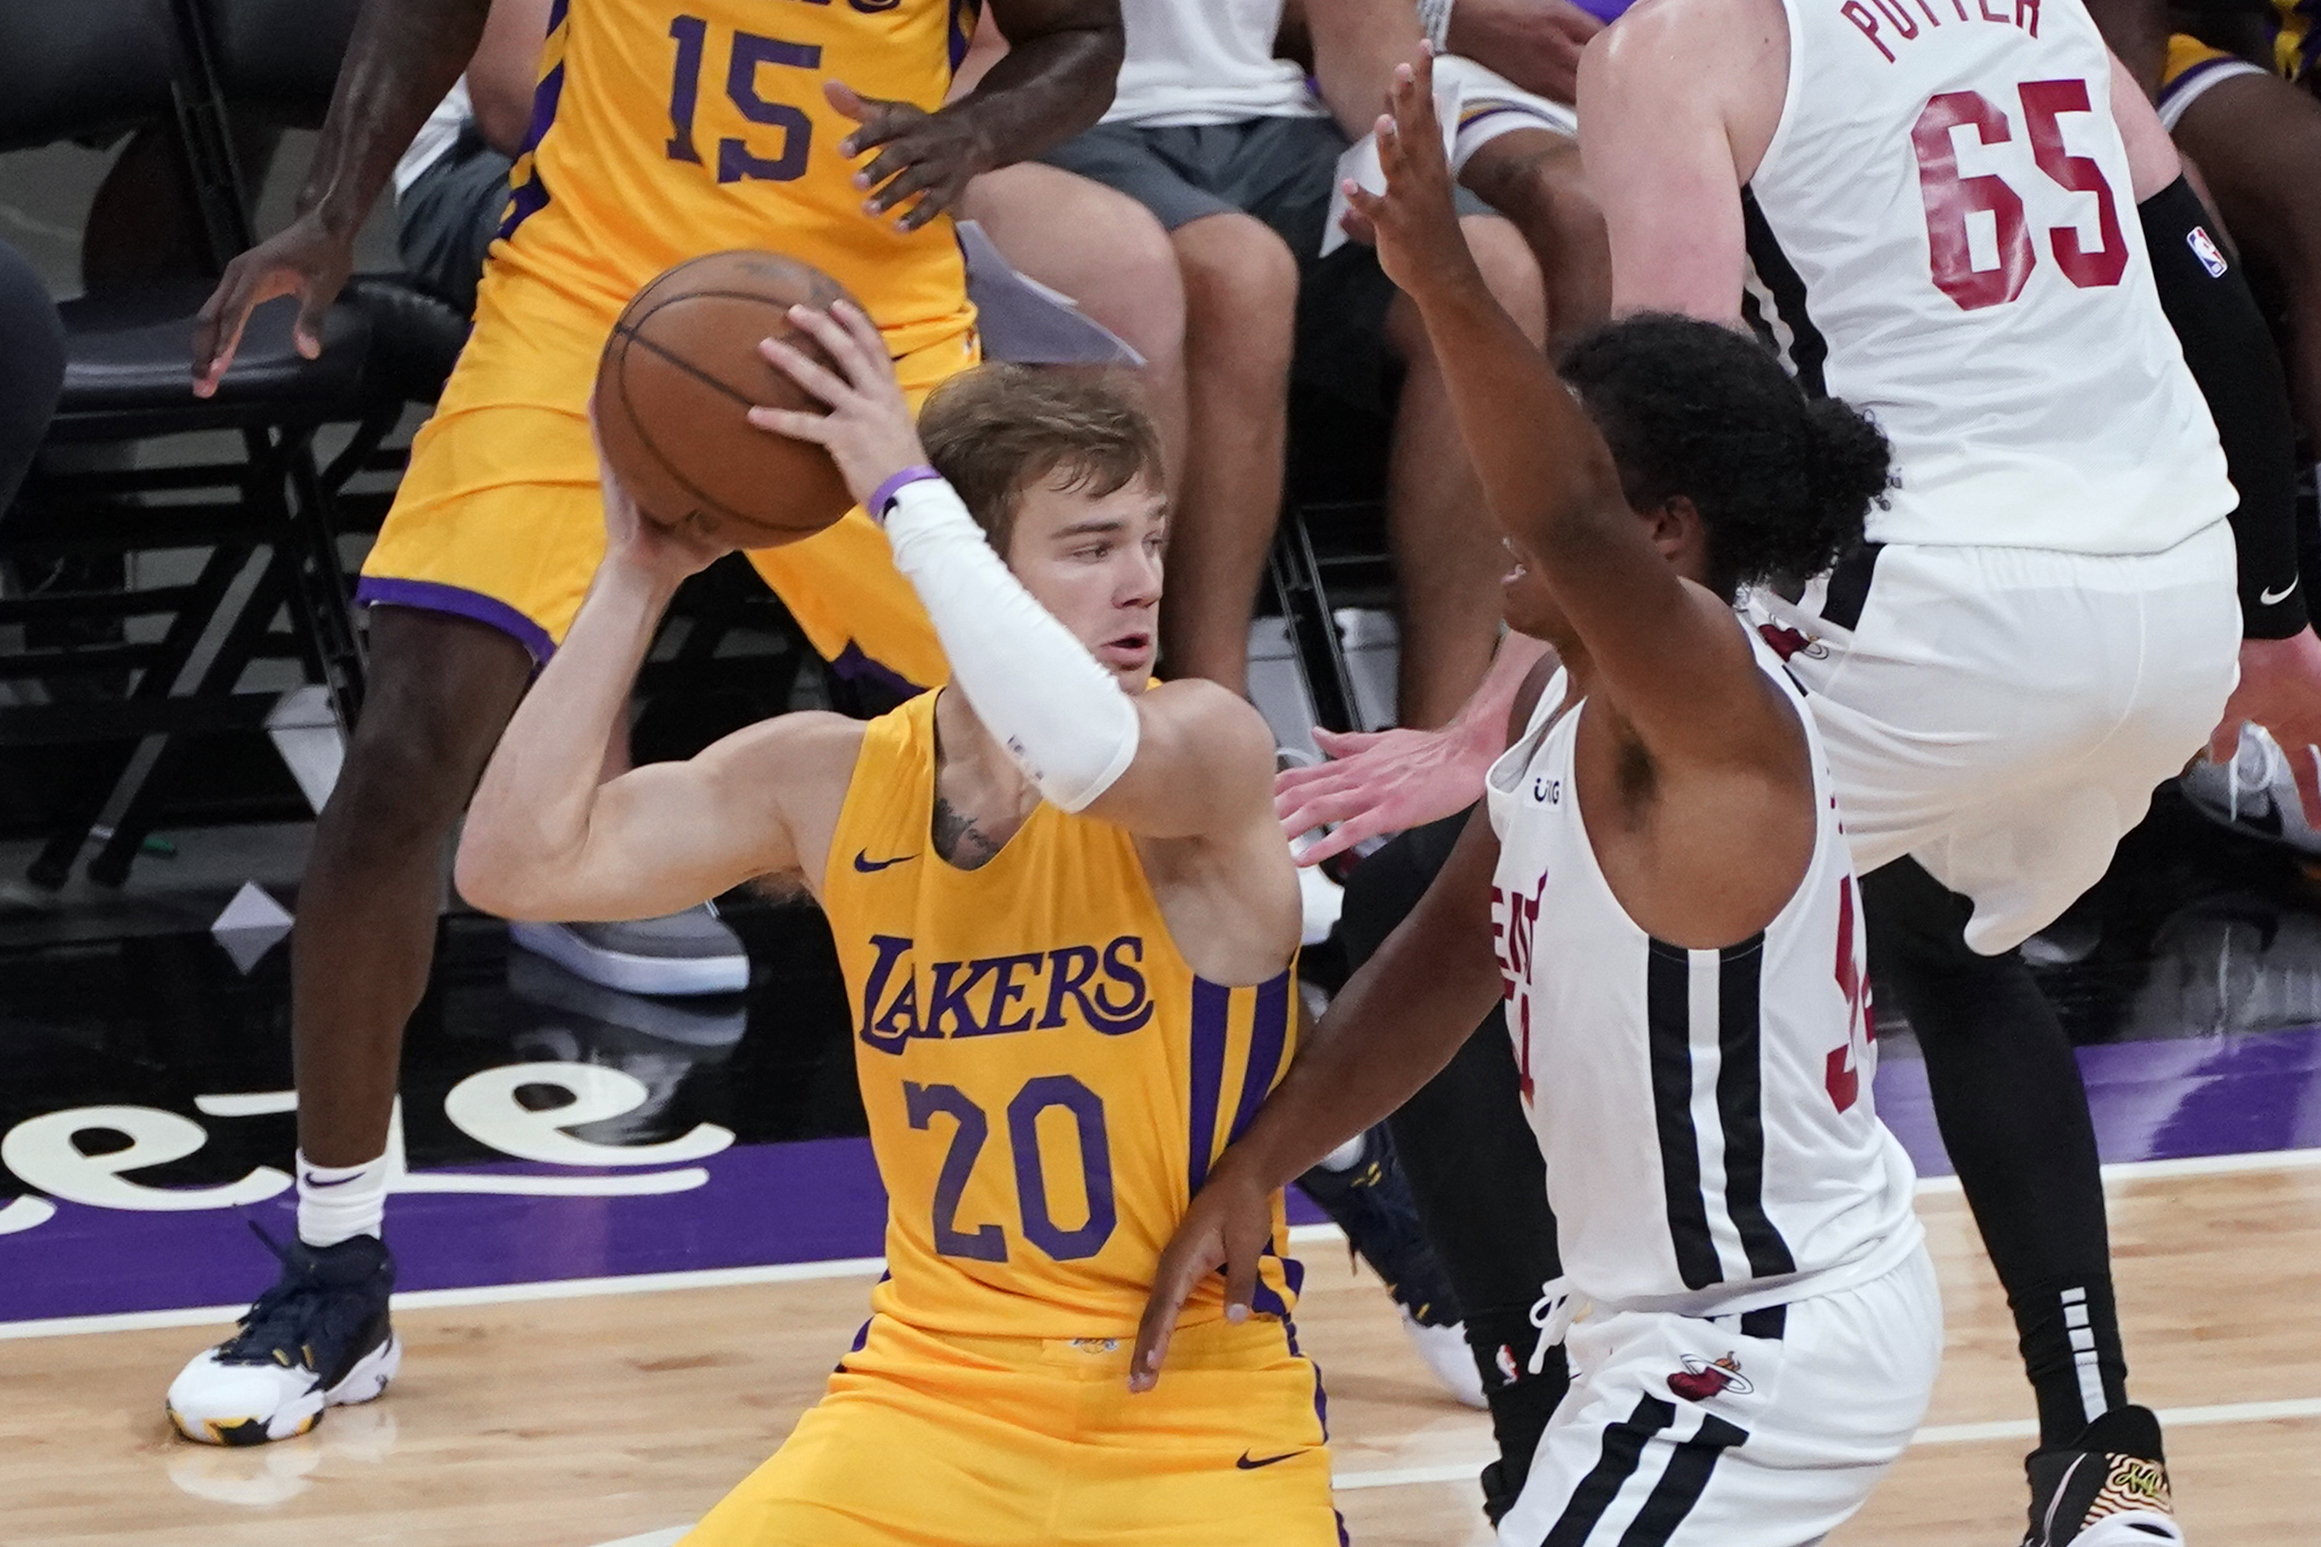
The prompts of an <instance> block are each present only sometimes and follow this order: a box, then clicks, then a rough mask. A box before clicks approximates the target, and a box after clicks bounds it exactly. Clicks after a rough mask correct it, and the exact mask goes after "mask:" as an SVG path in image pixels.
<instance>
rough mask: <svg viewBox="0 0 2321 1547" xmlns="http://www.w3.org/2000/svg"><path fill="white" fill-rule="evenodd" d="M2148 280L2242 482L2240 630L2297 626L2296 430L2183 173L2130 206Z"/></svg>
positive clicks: (2281, 382)
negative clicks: (2139, 229) (2138, 220)
mask: <svg viewBox="0 0 2321 1547" xmlns="http://www.w3.org/2000/svg"><path fill="white" fill-rule="evenodd" d="M2136 213H2137V214H2138V215H2140V216H2142V217H2143V225H2144V244H2145V246H2146V247H2148V248H2150V249H2151V254H2152V280H2153V283H2154V284H2155V285H2157V286H2158V288H2159V292H2160V305H2161V308H2162V309H2163V310H2164V311H2166V312H2167V314H2168V325H2169V326H2170V327H2172V328H2174V329H2175V330H2176V339H2177V342H2178V343H2179V344H2181V345H2182V346H2183V349H2184V363H2185V364H2186V365H2188V366H2190V367H2191V369H2192V377H2193V379H2194V380H2195V381H2197V382H2199V383H2200V394H2201V396H2203V397H2205V398H2206V399H2208V412H2209V415H2210V417H2212V418H2213V419H2215V421H2216V433H2217V436H2218V438H2219V439H2221V440H2222V441H2223V443H2224V462H2225V468H2226V470H2227V471H2228V472H2230V473H2231V475H2232V486H2233V487H2234V488H2235V489H2237V490H2239V491H2240V505H2239V507H2238V508H2237V509H2235V510H2234V511H2233V513H2232V517H2231V519H2232V535H2233V540H2234V541H2235V542H2236V543H2238V544H2239V546H2240V611H2241V631H2242V633H2243V634H2245V635H2246V636H2247V637H2248V638H2250V639H2286V638H2288V637H2289V636H2290V635H2292V634H2295V633H2297V632H2299V631H2300V630H2302V629H2303V628H2304V627H2305V621H2306V609H2305V598H2304V593H2303V592H2302V591H2301V590H2300V589H2299V588H2298V586H2297V432H2296V427H2295V424H2294V421H2293V420H2292V419H2291V417H2290V414H2289V383H2288V378H2287V377H2286V376H2285V375H2284V374H2283V373H2282V371H2281V357H2280V354H2279V352H2278V351H2277V350H2275V349H2274V347H2273V336H2272V333H2271V331H2270V330H2269V329H2267V328H2266V326H2265V317H2264V313H2263V312H2262V311H2260V310H2258V308H2257V303H2256V297H2255V296H2253V295H2251V294H2250V293H2249V288H2248V281H2247V280H2246V279H2245V278H2243V277H2242V275H2241V272H2240V270H2239V269H2238V268H2236V267H2233V266H2232V265H2231V264H2230V263H2229V262H2228V260H2227V259H2226V257H2225V255H2224V249H2223V247H2222V246H2221V245H2220V244H2219V243H2218V242H2216V240H2215V239H2214V238H2213V237H2211V236H2210V234H2209V232H2208V229H2207V227H2206V225H2205V222H2206V221H2207V219H2208V210H2207V208H2206V206H2204V205H2203V204H2201V202H2200V196H2199V195H2198V194H2196V193H2194V192H2193V191H2192V185H2191V183H2190V182H2188V181H2187V180H2185V179H2184V178H2181V177H2179V178H2177V179H2176V181H2174V182H2173V183H2170V184H2169V185H2168V186H2167V187H2166V188H2163V189H2162V190H2160V191H2159V192H2158V193H2155V194H2153V195H2152V196H2151V197H2150V198H2148V199H2146V200H2145V201H2144V202H2143V203H2141V204H2139V205H2137V206H2136Z"/></svg>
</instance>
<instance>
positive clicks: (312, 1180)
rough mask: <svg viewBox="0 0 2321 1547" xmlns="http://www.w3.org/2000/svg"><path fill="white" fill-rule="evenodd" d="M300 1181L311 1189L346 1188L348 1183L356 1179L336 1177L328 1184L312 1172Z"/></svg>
mask: <svg viewBox="0 0 2321 1547" xmlns="http://www.w3.org/2000/svg"><path fill="white" fill-rule="evenodd" d="M299 1180H300V1181H302V1182H304V1183H305V1184H306V1185H307V1186H309V1187H344V1186H346V1184H347V1183H349V1182H351V1181H353V1180H354V1178H353V1177H351V1176H341V1177H334V1178H332V1179H331V1180H330V1181H327V1182H326V1181H324V1180H323V1179H322V1178H321V1177H319V1176H316V1175H315V1174H314V1173H313V1172H312V1171H309V1172H307V1173H306V1174H305V1175H304V1176H302V1177H300V1178H299Z"/></svg>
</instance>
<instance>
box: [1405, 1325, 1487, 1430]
mask: <svg viewBox="0 0 2321 1547" xmlns="http://www.w3.org/2000/svg"><path fill="white" fill-rule="evenodd" d="M1395 1309H1396V1310H1397V1311H1400V1312H1401V1313H1402V1330H1403V1331H1404V1332H1406V1333H1408V1334H1410V1346H1411V1347H1413V1348H1415V1349H1417V1350H1418V1356H1419V1358H1421V1359H1423V1360H1425V1361H1426V1367H1427V1368H1428V1369H1430V1370H1432V1371H1434V1372H1435V1379H1436V1380H1439V1381H1441V1382H1442V1383H1443V1389H1444V1390H1446V1391H1448V1392H1449V1393H1450V1394H1451V1395H1452V1396H1454V1397H1457V1398H1458V1399H1459V1400H1460V1401H1461V1402H1463V1403H1465V1404H1466V1405H1467V1406H1468V1407H1473V1408H1482V1407H1487V1406H1489V1404H1488V1403H1487V1402H1485V1401H1484V1400H1483V1374H1482V1372H1481V1371H1480V1370H1478V1369H1476V1368H1475V1355H1474V1352H1473V1351H1472V1350H1471V1349H1469V1348H1468V1347H1467V1324H1466V1323H1465V1322H1456V1321H1455V1322H1453V1323H1451V1324H1450V1325H1449V1326H1447V1327H1430V1326H1428V1325H1427V1324H1426V1323H1425V1322H1423V1321H1420V1320H1419V1319H1418V1318H1417V1317H1416V1316H1413V1315H1411V1314H1410V1308H1409V1307H1408V1306H1405V1305H1397V1306H1396V1307H1395Z"/></svg>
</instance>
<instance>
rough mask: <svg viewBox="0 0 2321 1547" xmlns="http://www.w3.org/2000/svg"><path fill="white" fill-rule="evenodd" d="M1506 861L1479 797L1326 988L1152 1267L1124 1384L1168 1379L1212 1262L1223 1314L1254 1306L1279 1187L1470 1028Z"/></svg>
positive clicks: (1479, 1004)
mask: <svg viewBox="0 0 2321 1547" xmlns="http://www.w3.org/2000/svg"><path fill="white" fill-rule="evenodd" d="M1498 862H1499V839H1498V836H1497V835H1496V834H1495V833H1493V832H1492V830H1491V821H1490V817H1489V815H1488V814H1487V813H1485V812H1484V811H1482V810H1480V809H1478V810H1477V811H1476V813H1475V815H1474V816H1473V817H1472V818H1471V819H1469V821H1468V823H1467V825H1466V827H1465V828H1464V829H1463V830H1462V831H1461V832H1460V834H1459V841H1458V843H1457V845H1456V846H1455V847H1454V848H1453V849H1452V850H1451V856H1450V858H1449V859H1448V860H1447V861H1446V862H1445V863H1444V865H1443V868H1442V870H1441V872H1440V873H1438V874H1437V875H1436V876H1435V879H1434V883H1433V884H1432V885H1431V886H1429V887H1428V888H1427V890H1426V895H1425V896H1423V897H1421V898H1420V899H1419V901H1418V906H1417V907H1415V908H1413V909H1412V910H1411V912H1410V916H1409V917H1408V918H1406V919H1404V920H1403V921H1402V923H1401V924H1400V925H1399V926H1398V927H1397V928H1396V929H1395V931H1394V933H1393V934H1391V935H1389V936H1387V938H1386V943H1385V944H1384V945H1382V946H1380V947H1379V948H1378V953H1377V954H1376V955H1375V956H1373V957H1371V958H1370V960H1369V961H1368V962H1366V963H1364V964H1363V967H1362V970H1361V971H1360V972H1357V973H1356V974H1354V977H1353V980H1352V981H1351V982H1349V983H1348V984H1347V985H1346V987H1345V989H1344V990H1343V991H1342V992H1340V993H1339V995H1338V997H1337V998H1336V999H1334V1000H1333V1001H1331V1004H1330V1008H1329V1010H1328V1011H1327V1012H1326V1013H1325V1014H1324V1015H1323V1016H1322V1019H1321V1021H1320V1023H1319V1024H1318V1025H1317V1026H1316V1027H1315V1028H1314V1031H1313V1034H1312V1035H1311V1036H1309V1037H1308V1038H1307V1039H1306V1041H1305V1045H1304V1046H1302V1047H1301V1048H1299V1050H1298V1055H1297V1058H1296V1060H1295V1061H1294V1062H1293V1063H1291V1065H1290V1068H1289V1072H1288V1073H1287V1074H1285V1075H1283V1076H1282V1081H1281V1084H1280V1085H1279V1086H1277V1087H1276V1088H1275V1090H1274V1092H1273V1094H1272V1095H1271V1096H1269V1097H1267V1098H1266V1102H1265V1105H1264V1106H1263V1107H1262V1108H1260V1109H1259V1110H1258V1114H1257V1117H1256V1119H1255V1121H1253V1122H1252V1123H1251V1124H1250V1127H1249V1131H1248V1132H1247V1133H1245V1134H1243V1135H1242V1137H1241V1139H1240V1140H1239V1141H1238V1142H1237V1143H1235V1144H1234V1145H1232V1147H1230V1148H1229V1149H1227V1150H1226V1151H1225V1153H1224V1154H1223V1155H1221V1156H1219V1157H1218V1159H1217V1163H1216V1165H1214V1166H1212V1167H1211V1168H1210V1171H1209V1180H1208V1182H1207V1183H1206V1184H1205V1185H1204V1186H1203V1187H1202V1189H1201V1191H1200V1193H1199V1194H1198V1195H1197V1196H1195V1197H1194V1199H1193V1201H1192V1204H1191V1206H1190V1207H1189V1208H1188V1209H1187V1210H1186V1212H1185V1218H1184V1220H1183V1222H1182V1223H1181V1224H1179V1226H1178V1227H1177V1232H1176V1235H1175V1237H1174V1238H1173V1239H1172V1240H1171V1241H1170V1242H1169V1245H1168V1248H1167V1249H1166V1250H1165V1251H1163V1252H1162V1253H1161V1258H1160V1264H1159V1266H1158V1267H1157V1268H1156V1269H1155V1270H1154V1274H1153V1286H1152V1294H1151V1297H1150V1298H1149V1299H1148V1300H1147V1301H1146V1304H1145V1310H1144V1319H1143V1322H1142V1324H1141V1325H1140V1326H1139V1327H1138V1329H1137V1337H1136V1355H1135V1358H1134V1360H1133V1361H1132V1362H1131V1364H1130V1366H1129V1389H1131V1390H1133V1391H1143V1390H1147V1389H1149V1388H1150V1387H1151V1386H1152V1384H1153V1382H1154V1381H1156V1380H1158V1379H1159V1378H1160V1369H1161V1363H1162V1361H1163V1359H1165V1358H1166V1356H1167V1353H1168V1343H1169V1333H1170V1330H1171V1329H1172V1328H1174V1327H1175V1326H1176V1321H1177V1313H1178V1311H1179V1310H1180V1309H1181V1308H1182V1307H1183V1305H1184V1303H1185V1300H1186V1299H1187V1297H1189V1296H1190V1295H1191V1294H1192V1292H1193V1287H1194V1286H1195V1285H1196V1284H1198V1283H1199V1282H1200V1281H1201V1280H1202V1279H1204V1278H1206V1277H1207V1276H1208V1275H1209V1274H1210V1273H1213V1272H1215V1271H1216V1270H1217V1269H1218V1268H1220V1267H1221V1268H1223V1269H1225V1315H1226V1319H1227V1320H1230V1321H1239V1320H1241V1319H1243V1318H1245V1317H1246V1316H1247V1315H1248V1314H1249V1301H1250V1297H1251V1295H1252V1294H1253V1293H1254V1292H1255V1288H1256V1283H1257V1263H1258V1258H1259V1257H1260V1256H1261V1255H1262V1253H1263V1252H1264V1250H1265V1246H1266V1242H1267V1239H1268V1235H1269V1232H1270V1230H1271V1213H1270V1200H1271V1198H1272V1196H1273V1194H1274V1193H1276V1192H1278V1191H1280V1190H1281V1188H1282V1187H1283V1186H1285V1185H1286V1184H1287V1183H1289V1182H1290V1181H1291V1180H1292V1179H1294V1178H1295V1177H1297V1176H1299V1175H1301V1174H1302V1173H1303V1172H1305V1171H1306V1169H1307V1168H1308V1167H1310V1166H1312V1165H1313V1164H1314V1163H1315V1162H1316V1161H1318V1160H1320V1159H1321V1158H1322V1157H1323V1156H1324V1155H1327V1154H1328V1153H1329V1152H1330V1151H1331V1150H1333V1149H1336V1148H1337V1147H1338V1146H1339V1145H1341V1144H1343V1143H1345V1142H1346V1140H1348V1139H1350V1138H1352V1137H1353V1136H1354V1135H1355V1134H1358V1133H1360V1132H1362V1131H1363V1130H1364V1129H1366V1128H1368V1127H1370V1126H1371V1125H1372V1124H1373V1123H1376V1122H1378V1121H1380V1120H1381V1119H1383V1118H1385V1117H1386V1116H1387V1114H1389V1113H1391V1112H1393V1111H1394V1110H1395V1108H1397V1107H1399V1106H1401V1105H1402V1103H1403V1102H1405V1101H1407V1100H1408V1099H1410V1096H1411V1094H1412V1093H1413V1092H1415V1091H1416V1090H1417V1089H1418V1088H1419V1087H1420V1086H1422V1085H1424V1084H1425V1083H1426V1082H1427V1081H1428V1080H1431V1079H1433V1078H1434V1077H1435V1075H1436V1074H1437V1073H1438V1072H1439V1071H1440V1070H1441V1069H1442V1067H1443V1065H1444V1064H1446V1063H1449V1062H1450V1060H1451V1055H1452V1054H1454V1053H1456V1052H1457V1051H1458V1050H1459V1049H1460V1047H1461V1046H1463V1045H1464V1044H1465V1043H1466V1040H1467V1038H1468V1037H1469V1036H1471V1035H1473V1034H1474V1030H1475V1023H1476V1022H1477V1021H1479V1020H1481V1019H1482V1018H1483V1016H1484V1014H1485V1013H1486V1012H1487V1011H1488V1010H1489V1009H1490V1008H1491V1005H1492V1003H1493V1002H1494V1001H1495V1000H1497V999H1498V997H1499V994H1500V987H1501V983H1500V977H1499V963H1498V959H1497V957H1496V956H1495V955H1494V954H1493V951H1492V946H1491V873H1492V871H1493V870H1494V869H1495V868H1496V867H1497V865H1498Z"/></svg>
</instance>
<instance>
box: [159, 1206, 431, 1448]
mask: <svg viewBox="0 0 2321 1547" xmlns="http://www.w3.org/2000/svg"><path fill="white" fill-rule="evenodd" d="M260 1239H262V1240H263V1239H265V1237H264V1235H263V1233H262V1232H261V1234H260ZM266 1244H267V1246H268V1247H269V1248H270V1249H272V1250H273V1252H274V1254H275V1255H276V1256H277V1257H279V1258H280V1259H281V1262H282V1276H281V1277H280V1278H279V1279H277V1280H276V1281H275V1283H274V1286H273V1287H272V1288H271V1289H268V1290H267V1291H266V1292H265V1293H264V1294H262V1295H260V1296H259V1297H258V1300H257V1303H256V1304H254V1305H252V1306H251V1307H250V1309H249V1312H248V1314H246V1315H245V1316H243V1318H242V1325H241V1327H240V1329H239V1330H238V1331H237V1332H236V1333H235V1334H234V1335H233V1336H232V1337H230V1338H228V1339H226V1341H224V1342H223V1343H220V1344H218V1345H217V1346H216V1347H215V1348H209V1349H204V1350H203V1351H202V1352H201V1353H199V1354H197V1355H195V1356H194V1358H193V1359H192V1361H191V1362H190V1363H188V1364H187V1365H186V1367H185V1368H184V1369H183V1370H181V1371H179V1372H178V1376H177V1379H176V1380H174V1381H171V1382H170V1384H169V1401H168V1410H169V1421H170V1422H171V1423H173V1424H175V1425H176V1426H177V1432H178V1433H180V1434H182V1435H184V1436H185V1437H186V1438H187V1439H189V1440H199V1441H200V1442H201V1443H203V1444H205V1445H263V1444H265V1443H267V1442H268V1441H269V1440H286V1439H289V1438H290V1437H291V1436H293V1435H298V1434H304V1433H305V1432H306V1431H307V1430H309V1429H311V1428H313V1427H314V1426H315V1424H316V1423H317V1422H319V1421H320V1420H321V1418H322V1414H323V1409H325V1408H329V1407H340V1406H344V1405H346V1404H348V1403H353V1402H368V1401H370V1400H371V1399H372V1398H374V1397H376V1396H378V1395H379V1393H381V1392H383V1391H385V1390H386V1389H387V1383H388V1382H389V1381H391V1380H393V1379H394V1378H395V1372H396V1371H397V1370H399V1369H401V1368H402V1365H403V1344H402V1342H401V1341H400V1340H399V1339H398V1338H397V1337H396V1336H395V1329H394V1327H393V1326H392V1324H391V1323H390V1322H389V1321H388V1318H387V1297H388V1295H389V1293H390V1292H391V1291H392V1290H393V1289H394V1287H395V1260H394V1258H393V1257H392V1256H390V1255H389V1254H388V1252H387V1248H386V1247H385V1246H384V1245H382V1244H381V1243H380V1242H379V1240H378V1238H377V1237H375V1236H367V1235H359V1236H356V1237H355V1238H354V1239H352V1240H349V1241H342V1242H340V1243H339V1244H338V1245H336V1246H326V1247H321V1248H315V1247H310V1246H307V1245H305V1244H304V1243H302V1242H300V1241H297V1240H292V1241H291V1242H289V1243H288V1244H287V1245H276V1244H275V1243H274V1242H273V1241H270V1240H268V1241H267V1242H266Z"/></svg>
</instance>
